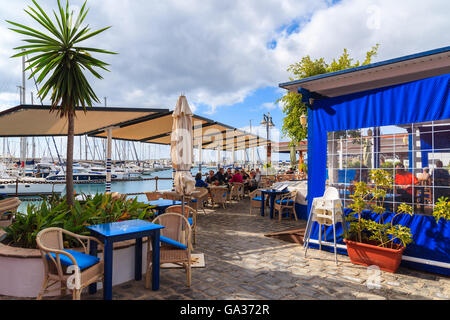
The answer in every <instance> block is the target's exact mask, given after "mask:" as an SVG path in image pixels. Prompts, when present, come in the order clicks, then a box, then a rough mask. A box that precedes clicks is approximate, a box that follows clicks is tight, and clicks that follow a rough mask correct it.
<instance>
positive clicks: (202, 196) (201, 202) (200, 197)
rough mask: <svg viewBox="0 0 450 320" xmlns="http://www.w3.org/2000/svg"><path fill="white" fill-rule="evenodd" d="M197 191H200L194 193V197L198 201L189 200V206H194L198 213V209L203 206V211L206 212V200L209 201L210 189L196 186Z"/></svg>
mask: <svg viewBox="0 0 450 320" xmlns="http://www.w3.org/2000/svg"><path fill="white" fill-rule="evenodd" d="M195 191H199V193H197V194H193V195H192V198H194V199H195V200H197V201H192V199H191V201H189V206H191V207H193V208H194V209H195V210H196V211H197V213H198V209H199V208H202V209H203V212H204V213H205V214H206V211H205V202H208V200H209V191H208V189H206V188H201V187H196V188H195Z"/></svg>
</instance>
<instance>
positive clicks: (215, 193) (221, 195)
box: [211, 188, 228, 203]
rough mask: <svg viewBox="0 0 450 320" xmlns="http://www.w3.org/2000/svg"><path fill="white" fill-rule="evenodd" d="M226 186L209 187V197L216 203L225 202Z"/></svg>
mask: <svg viewBox="0 0 450 320" xmlns="http://www.w3.org/2000/svg"><path fill="white" fill-rule="evenodd" d="M227 192H228V190H227V189H226V188H211V198H212V200H213V201H214V202H216V203H225V202H226V201H227Z"/></svg>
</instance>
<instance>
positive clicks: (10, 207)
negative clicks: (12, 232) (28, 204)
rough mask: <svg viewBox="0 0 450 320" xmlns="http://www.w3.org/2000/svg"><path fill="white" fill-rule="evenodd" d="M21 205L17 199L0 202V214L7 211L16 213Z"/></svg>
mask: <svg viewBox="0 0 450 320" xmlns="http://www.w3.org/2000/svg"><path fill="white" fill-rule="evenodd" d="M21 203H22V201H20V200H19V198H17V197H14V198H8V199H4V200H0V214H1V213H4V212H7V211H13V212H14V211H17V208H19V205H20V204H21Z"/></svg>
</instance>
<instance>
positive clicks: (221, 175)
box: [215, 168, 228, 185]
mask: <svg viewBox="0 0 450 320" xmlns="http://www.w3.org/2000/svg"><path fill="white" fill-rule="evenodd" d="M215 177H216V184H217V182H218V184H219V185H223V184H226V183H227V182H228V179H227V178H226V176H225V170H224V169H223V168H220V169H219V171H217V173H216V175H215Z"/></svg>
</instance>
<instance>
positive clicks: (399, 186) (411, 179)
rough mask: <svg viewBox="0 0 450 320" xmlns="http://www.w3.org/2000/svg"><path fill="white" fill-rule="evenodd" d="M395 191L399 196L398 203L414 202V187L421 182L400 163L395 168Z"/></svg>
mask: <svg viewBox="0 0 450 320" xmlns="http://www.w3.org/2000/svg"><path fill="white" fill-rule="evenodd" d="M395 170H396V174H395V184H396V186H395V191H396V193H397V194H398V195H399V199H398V201H401V202H408V203H411V202H413V188H412V186H413V185H417V184H418V183H419V180H417V178H416V176H415V175H413V174H412V173H411V172H409V171H407V170H405V166H404V165H403V163H401V162H399V163H397V164H396V166H395Z"/></svg>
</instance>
